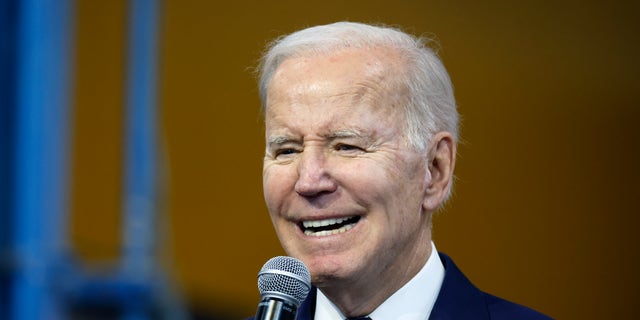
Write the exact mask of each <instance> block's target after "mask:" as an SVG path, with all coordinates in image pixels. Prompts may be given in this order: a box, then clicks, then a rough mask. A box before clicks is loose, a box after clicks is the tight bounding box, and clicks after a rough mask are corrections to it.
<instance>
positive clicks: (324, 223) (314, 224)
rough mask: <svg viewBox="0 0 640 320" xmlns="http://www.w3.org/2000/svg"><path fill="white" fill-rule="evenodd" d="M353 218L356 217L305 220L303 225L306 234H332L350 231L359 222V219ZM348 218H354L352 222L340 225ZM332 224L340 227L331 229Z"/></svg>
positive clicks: (318, 235) (315, 235) (316, 235)
mask: <svg viewBox="0 0 640 320" xmlns="http://www.w3.org/2000/svg"><path fill="white" fill-rule="evenodd" d="M353 218H354V217H345V218H334V219H324V220H313V221H303V222H302V227H303V229H304V234H306V235H308V236H313V237H322V236H330V235H334V234H339V233H343V232H346V231H349V230H350V229H351V228H353V226H355V225H356V223H357V222H358V220H354V219H353ZM347 220H352V221H351V223H349V222H347V224H345V225H343V226H340V225H341V224H343V223H344V222H345V221H347ZM331 226H334V227H339V228H336V229H330V228H331ZM324 227H329V228H324ZM317 228H323V229H330V230H317ZM314 229H315V230H314Z"/></svg>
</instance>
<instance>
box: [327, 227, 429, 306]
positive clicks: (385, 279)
mask: <svg viewBox="0 0 640 320" xmlns="http://www.w3.org/2000/svg"><path fill="white" fill-rule="evenodd" d="M428 238H429V240H428V241H425V242H424V243H423V244H421V245H420V246H415V247H414V248H413V249H412V250H411V251H410V254H407V255H405V256H401V257H398V259H396V261H397V263H394V264H391V265H387V266H378V267H377V268H371V269H372V270H370V272H375V273H377V276H376V277H373V278H372V277H370V276H366V275H361V276H360V277H358V278H357V279H353V280H350V281H349V280H344V279H341V280H338V279H336V281H331V282H330V283H323V284H321V285H319V286H318V289H319V290H321V291H322V293H323V294H324V295H325V296H327V298H328V299H329V300H330V301H331V302H332V303H333V304H335V305H336V306H337V307H338V308H339V309H340V311H341V312H342V313H343V314H344V315H345V316H346V317H358V316H364V315H368V314H370V313H372V312H373V311H374V310H375V309H376V308H378V307H379V306H380V305H381V304H382V303H383V302H384V301H385V300H387V299H388V298H389V297H390V296H391V295H393V294H394V293H395V292H396V291H398V290H399V289H400V288H402V287H403V286H404V285H405V284H406V283H407V282H409V281H410V280H411V279H412V278H413V277H414V276H415V275H416V274H417V273H418V272H419V271H420V270H421V269H422V267H423V266H424V265H425V264H426V263H427V260H428V259H429V256H430V255H431V240H430V239H431V237H430V234H429V237H428ZM367 279H377V281H375V282H372V281H359V280H367Z"/></svg>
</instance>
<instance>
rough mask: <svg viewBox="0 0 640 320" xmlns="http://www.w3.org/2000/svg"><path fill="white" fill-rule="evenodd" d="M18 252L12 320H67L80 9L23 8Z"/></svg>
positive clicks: (40, 1)
mask: <svg viewBox="0 0 640 320" xmlns="http://www.w3.org/2000/svg"><path fill="white" fill-rule="evenodd" d="M18 3H19V9H18V13H19V15H18V30H17V34H18V39H17V43H18V46H17V49H18V51H17V56H18V59H17V60H18V63H17V82H16V83H17V87H16V110H15V111H16V115H15V116H16V136H15V180H14V183H13V184H14V190H15V197H14V201H15V203H14V211H13V217H14V219H15V221H14V234H13V246H14V250H15V254H14V255H15V262H16V266H17V269H16V270H15V273H14V279H13V287H12V299H13V300H12V303H11V305H12V315H11V317H10V318H9V319H15V320H18V319H20V320H31V319H33V320H36V319H51V320H56V319H63V316H62V310H61V307H60V306H61V304H59V303H58V302H59V298H60V297H58V296H56V295H55V292H54V285H53V280H54V279H53V278H54V277H53V276H52V273H53V268H54V266H55V265H56V264H57V263H58V258H59V257H60V256H61V255H63V252H65V251H66V249H67V239H66V230H67V228H66V222H67V218H66V213H67V183H68V182H67V176H68V167H67V163H68V161H67V154H68V151H69V146H68V136H69V116H70V108H69V106H70V91H71V85H70V83H71V73H70V69H71V61H72V59H71V57H72V52H73V51H72V47H71V41H72V37H71V35H72V34H73V33H72V21H73V20H74V19H73V17H74V15H73V10H72V9H73V5H72V1H70V0H56V1H53V0H22V1H18Z"/></svg>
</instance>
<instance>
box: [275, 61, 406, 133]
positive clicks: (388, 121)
mask: <svg viewBox="0 0 640 320" xmlns="http://www.w3.org/2000/svg"><path fill="white" fill-rule="evenodd" d="M400 58H401V57H400V56H399V54H398V53H397V52H395V51H392V50H371V49H369V50H365V49H349V50H341V51H338V52H333V53H331V54H322V55H311V56H301V57H296V58H290V59H288V60H286V61H284V62H283V63H282V64H281V65H280V66H279V67H278V69H277V70H276V72H275V74H274V76H273V78H272V81H271V83H270V85H269V88H268V95H267V103H266V110H265V111H266V113H265V121H266V129H267V133H268V135H271V134H284V133H285V132H290V133H294V132H295V133H303V132H314V133H317V134H324V135H328V136H331V135H333V134H335V132H334V131H336V130H338V131H339V130H347V131H358V132H367V134H373V135H378V134H382V132H387V131H389V132H388V134H389V135H392V132H394V133H395V134H397V133H398V131H397V130H398V129H400V128H402V127H404V121H402V120H401V118H400V117H401V115H402V114H404V112H403V108H402V107H401V105H402V103H403V101H404V99H403V98H404V97H406V93H405V92H406V90H404V89H403V88H404V87H403V86H402V85H400V84H399V81H398V79H399V78H400V77H399V75H400V73H401V66H402V61H401V60H400ZM274 130H275V131H274ZM291 130H292V131H291ZM372 131H373V132H376V133H375V134H374V133H373V132H372Z"/></svg>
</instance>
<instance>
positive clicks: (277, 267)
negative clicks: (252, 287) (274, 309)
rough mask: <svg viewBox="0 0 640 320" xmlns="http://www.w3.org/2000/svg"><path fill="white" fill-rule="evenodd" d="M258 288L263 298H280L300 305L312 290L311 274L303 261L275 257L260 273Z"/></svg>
mask: <svg viewBox="0 0 640 320" xmlns="http://www.w3.org/2000/svg"><path fill="white" fill-rule="evenodd" d="M258 289H259V290H260V295H261V297H262V299H265V298H279V299H282V300H285V301H287V302H289V303H292V304H294V305H295V306H296V307H298V306H300V303H302V301H304V299H305V298H306V297H307V294H309V290H311V276H310V275H309V270H307V267H306V266H305V265H304V263H302V261H300V260H298V259H296V258H292V257H284V256H279V257H273V258H271V259H269V261H267V263H265V264H264V266H262V269H260V272H259V273H258Z"/></svg>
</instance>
